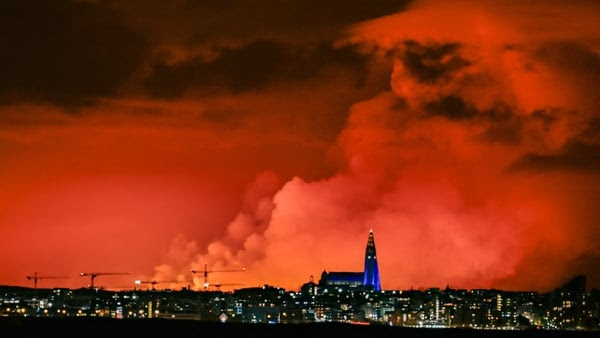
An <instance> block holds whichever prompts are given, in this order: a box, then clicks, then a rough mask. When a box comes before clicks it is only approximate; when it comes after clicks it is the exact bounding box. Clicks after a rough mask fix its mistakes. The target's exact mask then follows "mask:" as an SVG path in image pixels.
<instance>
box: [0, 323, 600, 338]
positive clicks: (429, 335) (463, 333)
mask: <svg viewBox="0 0 600 338" xmlns="http://www.w3.org/2000/svg"><path fill="white" fill-rule="evenodd" d="M0 337H109V338H116V337H185V338H192V337H210V338H212V337H215V338H216V337H236V338H240V337H284V338H291V337H323V338H342V337H365V338H368V337H378V338H385V337H390V338H391V337H403V338H412V337H414V338H421V337H422V338H436V337H439V338H442V337H456V338H462V337H465V338H471V337H473V338H474V337H498V338H508V337H523V338H524V337H540V338H541V337H544V338H546V337H552V338H559V337H560V338H562V337H565V338H569V337H600V332H582V331H542V330H524V331H491V330H486V331H480V330H463V329H412V328H401V327H389V326H379V325H370V326H357V325H350V324H336V323H328V324H324V323H323V324H321V323H319V324H278V325H268V324H229V323H228V324H221V323H212V322H199V321H182V320H165V319H123V320H116V319H102V318H0Z"/></svg>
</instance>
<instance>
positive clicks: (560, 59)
mask: <svg viewBox="0 0 600 338" xmlns="http://www.w3.org/2000/svg"><path fill="white" fill-rule="evenodd" d="M534 57H536V58H537V59H538V60H541V61H545V62H547V63H549V64H551V65H553V66H555V67H556V68H558V69H563V70H566V71H569V72H574V73H577V75H578V78H580V77H581V76H583V78H581V80H587V79H590V78H591V79H597V78H598V77H600V55H598V53H596V52H594V51H593V50H592V49H591V48H590V47H588V46H585V45H582V44H579V43H576V42H572V41H553V42H546V43H543V44H541V45H540V46H539V47H538V48H537V49H536V50H535V52H534Z"/></svg>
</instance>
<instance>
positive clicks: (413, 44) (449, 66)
mask: <svg viewBox="0 0 600 338" xmlns="http://www.w3.org/2000/svg"><path fill="white" fill-rule="evenodd" d="M403 45H404V48H403V51H402V53H401V56H400V59H401V61H402V63H403V65H404V67H405V68H406V70H407V72H408V74H410V75H412V76H413V77H414V78H415V79H417V80H418V81H420V82H423V83H433V82H436V81H438V80H440V79H442V78H444V77H446V76H447V75H449V74H452V73H453V72H454V71H457V70H459V69H461V68H463V67H465V66H467V65H469V62H468V61H467V60H465V59H464V58H462V57H461V56H460V54H459V49H460V45H459V44H457V43H432V44H421V43H419V42H417V41H413V40H409V41H405V42H404V44H403Z"/></svg>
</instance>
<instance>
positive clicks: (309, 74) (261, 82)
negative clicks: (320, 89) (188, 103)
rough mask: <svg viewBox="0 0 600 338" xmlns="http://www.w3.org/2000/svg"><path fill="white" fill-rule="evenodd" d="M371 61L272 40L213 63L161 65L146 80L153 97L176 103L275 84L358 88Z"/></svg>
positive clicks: (348, 52)
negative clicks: (192, 94)
mask: <svg viewBox="0 0 600 338" xmlns="http://www.w3.org/2000/svg"><path fill="white" fill-rule="evenodd" d="M368 61H369V60H368V57H367V56H365V55H362V54H360V53H359V52H358V51H356V50H355V49H354V48H353V47H352V46H345V47H341V48H333V47H331V46H330V45H328V44H321V45H319V46H317V47H311V48H308V47H306V48H294V47H293V46H290V45H286V44H282V43H276V42H272V41H256V42H253V43H250V44H248V45H245V46H242V47H240V48H227V49H223V50H222V51H221V52H220V54H219V56H218V57H217V58H216V59H214V60H211V61H205V59H204V58H202V57H194V58H192V59H189V60H185V61H182V62H179V63H176V64H173V65H169V64H167V63H166V62H160V63H158V64H157V65H155V66H154V67H153V70H152V73H151V75H150V76H149V78H148V79H147V81H146V85H147V88H148V90H149V92H150V93H151V95H153V96H156V97H166V98H172V97H177V96H180V95H182V94H183V93H184V92H185V91H186V90H188V89H192V90H197V91H198V90H199V91H209V92H214V91H222V90H225V91H231V92H241V91H248V90H257V89H262V88H265V87H267V86H269V85H273V84H275V83H284V82H286V83H287V82H295V81H299V80H310V79H319V78H323V77H324V76H327V77H330V78H331V77H334V78H335V77H340V76H341V77H344V79H347V78H346V77H345V76H344V74H352V76H353V77H354V81H355V85H356V86H361V85H362V84H363V83H364V76H365V74H366V72H367V66H368Z"/></svg>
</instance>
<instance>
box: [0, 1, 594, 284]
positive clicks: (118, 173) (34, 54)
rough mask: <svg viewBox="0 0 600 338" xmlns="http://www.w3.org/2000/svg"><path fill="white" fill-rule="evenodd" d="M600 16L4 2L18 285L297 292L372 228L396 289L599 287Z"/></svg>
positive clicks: (7, 200)
mask: <svg viewBox="0 0 600 338" xmlns="http://www.w3.org/2000/svg"><path fill="white" fill-rule="evenodd" d="M211 3H212V2H211ZM599 15H600V4H599V3H598V2H596V1H569V2H565V1H553V0H551V1H548V0H532V1H515V2H513V3H512V4H509V2H507V1H500V0H497V1H494V0H489V1H452V2H445V1H444V2H443V1H400V0H376V1H375V0H371V1H359V0H345V1H338V0H332V1H313V0H305V1H292V0H265V1H246V0H232V1H220V2H218V3H217V2H215V3H212V4H207V3H205V2H201V1H199V2H190V1H185V0H176V1H169V2H164V1H154V0H149V1H128V2H124V1H110V0H109V1H83V0H81V1H75V0H73V1H53V2H38V1H3V2H1V3H0V42H1V44H0V75H1V76H0V257H1V259H0V284H12V285H31V282H28V281H27V280H26V279H25V276H27V275H29V274H32V273H33V272H36V271H37V272H38V273H40V274H44V275H55V276H69V277H70V278H69V279H67V280H45V281H42V282H40V286H46V287H52V286H68V287H81V286H85V285H87V283H88V280H87V279H84V278H80V277H78V274H79V273H80V272H84V271H86V272H104V271H106V272H125V271H126V272H131V276H111V277H108V276H105V277H99V278H98V279H97V282H96V283H97V284H98V285H103V286H105V287H113V288H121V287H130V286H133V280H134V279H155V280H159V281H160V280H163V281H167V280H180V281H182V283H183V284H192V285H195V287H197V288H200V287H201V284H202V282H203V281H202V280H201V278H198V277H196V279H195V280H194V279H192V277H193V276H192V275H191V274H190V273H189V271H190V269H201V268H203V266H204V264H205V263H206V264H208V267H209V268H212V269H235V268H239V267H246V268H247V271H246V272H245V273H232V274H214V275H211V276H210V280H211V282H222V283H245V285H247V286H254V285H262V284H271V285H276V286H282V287H286V288H291V289H297V288H298V287H299V286H300V284H302V283H303V282H305V281H308V279H309V276H310V275H314V276H319V275H320V273H321V271H323V270H324V269H326V270H333V271H344V270H345V271H360V270H361V269H362V259H363V255H364V247H365V244H366V241H367V235H368V231H369V229H370V228H373V230H374V234H375V240H376V244H377V251H378V259H379V266H380V272H381V280H382V287H383V288H384V289H392V288H400V289H405V288H411V287H415V288H421V287H445V286H446V285H450V286H451V287H462V288H476V287H477V288H478V287H496V288H504V289H531V290H541V291H545V290H549V289H551V288H553V287H555V286H557V285H558V284H559V283H561V282H564V281H565V280H566V279H568V278H569V277H570V276H572V275H573V274H576V273H585V274H586V275H587V276H588V282H589V284H590V286H592V287H600V272H599V271H600V270H599V269H598V266H600V91H599V90H598V84H599V83H600V21H599V20H597V18H598V16H599ZM171 286H173V287H175V286H177V285H175V284H173V285H171Z"/></svg>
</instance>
